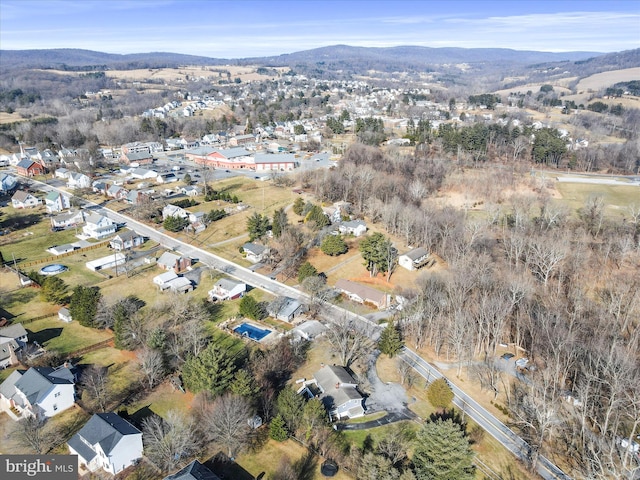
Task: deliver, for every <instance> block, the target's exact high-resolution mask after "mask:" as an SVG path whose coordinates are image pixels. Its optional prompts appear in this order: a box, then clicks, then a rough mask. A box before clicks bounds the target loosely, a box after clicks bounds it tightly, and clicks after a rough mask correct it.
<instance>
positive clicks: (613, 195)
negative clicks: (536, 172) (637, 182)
mask: <svg viewBox="0 0 640 480" xmlns="http://www.w3.org/2000/svg"><path fill="white" fill-rule="evenodd" d="M555 188H556V189H557V190H558V192H560V194H561V196H562V200H561V201H562V203H564V204H566V205H568V206H569V207H570V208H571V210H572V211H574V212H575V211H576V210H577V209H579V208H582V207H584V205H585V203H586V201H587V199H588V198H589V197H590V196H593V195H599V196H602V199H603V200H604V204H605V208H606V212H607V214H609V215H613V216H625V215H627V213H626V211H625V210H626V208H627V207H629V205H632V204H634V203H635V204H640V187H638V186H625V185H592V184H584V183H568V182H555Z"/></svg>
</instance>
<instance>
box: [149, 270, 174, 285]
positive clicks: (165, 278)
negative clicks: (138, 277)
mask: <svg viewBox="0 0 640 480" xmlns="http://www.w3.org/2000/svg"><path fill="white" fill-rule="evenodd" d="M176 278H178V274H177V273H176V272H174V271H173V270H169V271H168V272H164V273H161V274H160V275H156V276H155V277H153V283H155V284H156V285H158V287H160V290H166V289H167V288H169V285H168V283H169V282H170V281H171V280H174V279H176Z"/></svg>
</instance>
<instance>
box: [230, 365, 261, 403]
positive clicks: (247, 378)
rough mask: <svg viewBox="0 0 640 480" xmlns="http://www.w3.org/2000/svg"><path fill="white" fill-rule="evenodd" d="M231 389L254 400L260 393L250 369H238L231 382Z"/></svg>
mask: <svg viewBox="0 0 640 480" xmlns="http://www.w3.org/2000/svg"><path fill="white" fill-rule="evenodd" d="M230 388H231V391H232V392H233V393H235V394H236V395H239V396H241V397H245V398H248V399H250V400H253V399H254V398H255V396H256V395H257V394H258V391H259V390H258V386H257V385H256V382H255V380H254V379H253V377H252V376H251V374H250V373H249V371H248V370H245V369H242V370H238V372H237V373H236V378H234V379H233V382H232V383H231V387H230Z"/></svg>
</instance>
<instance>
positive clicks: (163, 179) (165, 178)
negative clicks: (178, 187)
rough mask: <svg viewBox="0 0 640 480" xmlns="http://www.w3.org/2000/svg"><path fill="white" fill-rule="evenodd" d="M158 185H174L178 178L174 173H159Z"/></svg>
mask: <svg viewBox="0 0 640 480" xmlns="http://www.w3.org/2000/svg"><path fill="white" fill-rule="evenodd" d="M155 181H156V183H173V182H177V181H178V177H176V174H175V173H173V172H167V173H159V174H158V175H157V176H156V178H155Z"/></svg>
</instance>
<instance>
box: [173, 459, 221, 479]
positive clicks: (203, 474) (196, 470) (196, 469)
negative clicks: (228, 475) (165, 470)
mask: <svg viewBox="0 0 640 480" xmlns="http://www.w3.org/2000/svg"><path fill="white" fill-rule="evenodd" d="M163 480H220V477H219V476H217V475H216V474H215V473H213V472H212V471H211V470H209V469H208V468H207V467H205V466H204V465H203V464H201V463H200V462H199V461H198V460H194V461H193V462H191V463H190V464H189V465H187V466H186V467H184V468H183V469H182V470H179V471H177V472H176V473H174V474H173V475H169V476H167V477H164V479H163Z"/></svg>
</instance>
